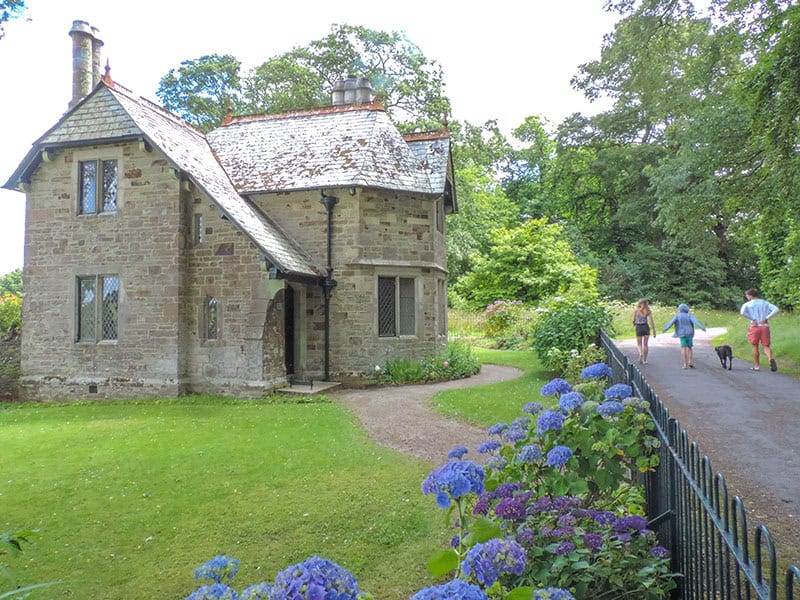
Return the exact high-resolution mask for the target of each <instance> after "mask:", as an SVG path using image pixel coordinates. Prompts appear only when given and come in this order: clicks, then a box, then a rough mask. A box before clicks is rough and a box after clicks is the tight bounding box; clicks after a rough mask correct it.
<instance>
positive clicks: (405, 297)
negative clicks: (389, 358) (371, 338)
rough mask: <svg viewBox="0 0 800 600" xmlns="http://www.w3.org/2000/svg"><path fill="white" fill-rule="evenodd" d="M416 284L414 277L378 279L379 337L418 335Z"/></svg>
mask: <svg viewBox="0 0 800 600" xmlns="http://www.w3.org/2000/svg"><path fill="white" fill-rule="evenodd" d="M414 296H415V282H414V279H413V278H412V277H378V335H379V336H380V337H396V336H398V335H415V334H416V303H415V297H414Z"/></svg>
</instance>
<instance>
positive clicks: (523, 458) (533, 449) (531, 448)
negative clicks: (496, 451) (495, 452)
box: [517, 444, 542, 464]
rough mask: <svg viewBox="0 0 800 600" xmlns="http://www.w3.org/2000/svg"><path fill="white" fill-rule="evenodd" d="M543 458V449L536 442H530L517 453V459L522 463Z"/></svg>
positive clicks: (531, 462)
mask: <svg viewBox="0 0 800 600" xmlns="http://www.w3.org/2000/svg"><path fill="white" fill-rule="evenodd" d="M541 459H542V449H541V448H540V447H539V446H537V445H536V444H528V445H527V446H523V448H522V450H520V451H519V454H517V460H519V462H521V463H528V464H533V463H535V462H536V461H539V460H541Z"/></svg>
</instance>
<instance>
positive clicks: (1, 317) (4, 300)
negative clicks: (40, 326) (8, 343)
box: [0, 293, 22, 334]
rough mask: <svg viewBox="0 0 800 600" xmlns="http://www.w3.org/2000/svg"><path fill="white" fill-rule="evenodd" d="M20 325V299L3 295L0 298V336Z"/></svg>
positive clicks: (12, 295) (11, 295) (10, 295)
mask: <svg viewBox="0 0 800 600" xmlns="http://www.w3.org/2000/svg"><path fill="white" fill-rule="evenodd" d="M20 325H22V298H20V297H19V296H16V295H14V294H9V293H5V294H3V295H2V296H0V334H4V333H7V332H8V331H10V330H11V329H19V327H20Z"/></svg>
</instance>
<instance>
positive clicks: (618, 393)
mask: <svg viewBox="0 0 800 600" xmlns="http://www.w3.org/2000/svg"><path fill="white" fill-rule="evenodd" d="M603 395H604V396H605V397H606V398H617V399H618V400H624V399H625V398H627V397H629V396H631V395H633V388H632V387H631V386H629V385H627V384H624V383H615V384H614V385H612V386H611V387H610V388H608V389H607V390H606V391H605V392H604V393H603Z"/></svg>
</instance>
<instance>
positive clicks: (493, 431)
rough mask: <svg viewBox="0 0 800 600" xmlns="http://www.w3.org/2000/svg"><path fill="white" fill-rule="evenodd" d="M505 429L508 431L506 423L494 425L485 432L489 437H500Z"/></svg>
mask: <svg viewBox="0 0 800 600" xmlns="http://www.w3.org/2000/svg"><path fill="white" fill-rule="evenodd" d="M506 429H508V423H495V424H494V425H492V426H491V427H489V429H488V430H487V433H488V434H489V435H500V434H501V433H503V432H504V431H505V430H506Z"/></svg>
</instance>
